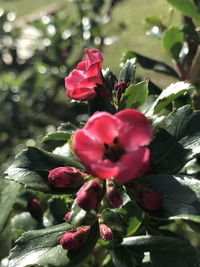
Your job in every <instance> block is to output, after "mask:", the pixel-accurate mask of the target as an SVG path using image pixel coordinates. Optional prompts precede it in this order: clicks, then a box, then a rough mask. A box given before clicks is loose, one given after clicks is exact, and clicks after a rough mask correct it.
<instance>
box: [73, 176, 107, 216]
mask: <svg viewBox="0 0 200 267" xmlns="http://www.w3.org/2000/svg"><path fill="white" fill-rule="evenodd" d="M102 194H103V185H102V183H101V182H100V181H99V179H93V180H90V181H88V182H86V183H85V184H84V185H83V186H82V187H81V188H80V189H79V191H78V192H77V194H76V196H77V198H76V201H77V203H78V205H79V206H80V207H81V208H82V209H84V210H87V211H89V210H92V209H95V208H96V206H97V204H98V202H99V201H100V199H101V197H102Z"/></svg>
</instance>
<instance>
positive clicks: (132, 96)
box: [120, 81, 148, 110]
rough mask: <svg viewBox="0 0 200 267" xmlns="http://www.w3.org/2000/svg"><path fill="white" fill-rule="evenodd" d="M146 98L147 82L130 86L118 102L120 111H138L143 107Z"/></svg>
mask: <svg viewBox="0 0 200 267" xmlns="http://www.w3.org/2000/svg"><path fill="white" fill-rule="evenodd" d="M147 97H148V81H145V82H140V83H137V84H132V85H130V86H129V87H128V88H127V89H126V91H125V93H123V94H122V97H121V100H120V110H122V109H128V108H133V109H138V108H140V107H141V106H143V105H144V104H145V103H146V101H147Z"/></svg>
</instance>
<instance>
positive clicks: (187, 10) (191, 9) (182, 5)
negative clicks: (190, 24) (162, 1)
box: [167, 0, 200, 23]
mask: <svg viewBox="0 0 200 267" xmlns="http://www.w3.org/2000/svg"><path fill="white" fill-rule="evenodd" d="M167 2H168V3H170V4H171V5H172V6H174V7H175V8H177V9H179V10H180V11H181V12H182V13H183V14H185V15H186V16H189V17H191V18H193V19H195V20H196V21H197V22H198V23H200V13H199V9H198V7H197V6H196V5H195V4H194V3H193V1H192V0H167Z"/></svg>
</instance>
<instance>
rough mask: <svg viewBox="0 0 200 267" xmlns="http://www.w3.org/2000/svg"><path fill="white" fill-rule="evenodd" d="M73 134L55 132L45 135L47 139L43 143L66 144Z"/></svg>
mask: <svg viewBox="0 0 200 267" xmlns="http://www.w3.org/2000/svg"><path fill="white" fill-rule="evenodd" d="M70 136H71V134H69V133H66V132H55V133H49V134H47V135H45V137H44V138H43V139H42V141H43V142H49V141H55V142H58V141H60V142H62V143H63V142H64V143H66V142H67V141H68V139H69V138H70Z"/></svg>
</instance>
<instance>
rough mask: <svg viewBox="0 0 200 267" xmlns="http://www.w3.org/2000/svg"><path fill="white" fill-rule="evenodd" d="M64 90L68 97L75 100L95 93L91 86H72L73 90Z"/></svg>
mask: <svg viewBox="0 0 200 267" xmlns="http://www.w3.org/2000/svg"><path fill="white" fill-rule="evenodd" d="M66 92H67V95H68V96H69V97H70V98H73V99H76V100H88V99H91V98H93V97H94V96H95V95H96V93H95V90H94V89H93V88H92V89H91V88H74V89H73V90H66Z"/></svg>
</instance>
